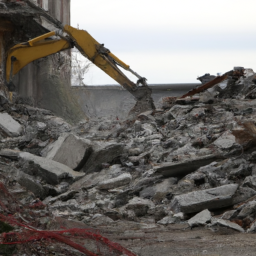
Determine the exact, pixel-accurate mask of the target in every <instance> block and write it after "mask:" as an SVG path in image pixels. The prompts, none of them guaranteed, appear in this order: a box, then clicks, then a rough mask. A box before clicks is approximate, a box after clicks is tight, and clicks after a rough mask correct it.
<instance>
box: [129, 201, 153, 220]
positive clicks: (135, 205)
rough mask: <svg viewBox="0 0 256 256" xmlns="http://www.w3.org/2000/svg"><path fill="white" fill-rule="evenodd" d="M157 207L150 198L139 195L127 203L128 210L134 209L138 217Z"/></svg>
mask: <svg viewBox="0 0 256 256" xmlns="http://www.w3.org/2000/svg"><path fill="white" fill-rule="evenodd" d="M153 207H155V204H154V203H153V202H152V201H150V200H148V199H142V198H139V197H134V198H133V199H131V200H130V201H129V203H128V204H127V205H126V209H127V210H133V211H134V212H135V215H136V216H137V217H140V216H144V215H146V214H147V212H148V209H150V208H153Z"/></svg>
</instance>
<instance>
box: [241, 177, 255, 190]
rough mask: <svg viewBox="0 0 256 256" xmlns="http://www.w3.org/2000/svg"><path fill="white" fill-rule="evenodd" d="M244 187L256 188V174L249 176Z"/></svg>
mask: <svg viewBox="0 0 256 256" xmlns="http://www.w3.org/2000/svg"><path fill="white" fill-rule="evenodd" d="M242 186H243V187H249V188H252V189H254V190H255V189H256V175H253V176H247V177H246V178H245V180H244V182H243V184H242Z"/></svg>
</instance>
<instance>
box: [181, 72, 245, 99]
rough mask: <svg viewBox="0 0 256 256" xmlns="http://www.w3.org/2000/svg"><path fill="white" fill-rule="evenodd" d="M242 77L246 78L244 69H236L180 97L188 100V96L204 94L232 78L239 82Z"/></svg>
mask: <svg viewBox="0 0 256 256" xmlns="http://www.w3.org/2000/svg"><path fill="white" fill-rule="evenodd" d="M241 76H243V77H244V69H243V68H242V69H236V70H231V71H228V72H226V73H225V74H224V75H222V76H217V77H216V78H214V79H213V80H212V81H210V82H208V83H206V84H203V85H202V86H200V87H198V88H194V89H192V90H190V91H189V92H187V93H186V94H184V95H182V96H181V97H180V99H183V98H186V97H188V96H193V95H195V94H197V93H200V92H203V91H205V90H207V89H209V88H211V87H213V86H214V85H216V84H218V83H221V82H223V81H224V80H226V79H228V77H231V78H232V79H234V80H236V81H237V80H238V79H239V78H240V77H241Z"/></svg>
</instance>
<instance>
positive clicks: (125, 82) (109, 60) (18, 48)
mask: <svg viewBox="0 0 256 256" xmlns="http://www.w3.org/2000/svg"><path fill="white" fill-rule="evenodd" d="M63 33H66V34H67V36H64V35H63ZM52 36H58V38H59V39H54V40H52V39H51V38H50V37H52ZM73 46H75V47H76V48H77V49H78V50H79V51H80V52H81V53H82V54H83V55H84V56H85V57H86V58H88V59H89V60H90V61H91V62H93V63H94V64H95V65H96V66H98V67H99V68H100V69H101V70H103V71H104V72H105V73H107V74H108V75H109V76H110V77H112V78H113V79H114V80H115V81H117V82H118V83H119V84H120V85H122V86H123V87H124V88H125V89H126V90H128V91H129V92H130V93H131V94H132V95H133V96H134V97H135V98H136V100H137V103H136V105H135V109H134V110H133V112H141V111H145V110H148V109H154V108H155V107H154V103H153V100H152V97H151V89H150V88H149V87H148V86H147V83H146V79H145V78H143V77H141V76H139V75H138V74H137V73H136V72H134V71H133V70H131V68H130V67H129V66H128V65H127V64H125V63H124V62H123V61H121V60H120V59H118V58H117V57H116V56H115V55H114V54H113V53H111V52H110V51H109V50H108V49H106V48H105V47H104V45H103V44H100V43H98V42H97V41H96V40H95V39H94V38H93V37H92V36H91V35H90V34H89V33H88V32H86V31H85V30H79V29H76V28H73V27H71V26H69V25H66V26H64V28H63V31H61V32H59V31H58V32H50V33H47V34H45V35H42V36H39V37H37V38H34V39H32V40H30V41H28V42H26V43H21V44H18V45H15V46H14V47H12V48H11V49H10V50H9V51H8V56H7V60H6V81H7V84H10V83H11V81H12V77H13V76H14V75H15V74H17V73H18V72H19V71H20V70H21V69H22V68H23V67H25V66H26V65H27V64H29V63H30V62H32V61H34V60H37V59H40V58H42V57H46V56H48V55H51V54H54V53H57V52H60V51H63V50H66V49H69V48H71V47H73ZM118 66H121V67H122V68H123V69H125V70H128V71H130V72H132V73H133V74H134V75H135V76H136V77H137V78H138V82H137V84H135V83H133V82H132V81H131V80H129V79H128V78H127V77H126V76H125V74H124V73H123V72H122V71H121V70H120V69H119V67H118Z"/></svg>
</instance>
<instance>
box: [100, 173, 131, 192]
mask: <svg viewBox="0 0 256 256" xmlns="http://www.w3.org/2000/svg"><path fill="white" fill-rule="evenodd" d="M131 180H132V176H131V174H130V173H123V174H121V175H120V176H118V177H116V178H113V179H109V180H104V181H102V182H100V183H99V184H98V188H99V189H113V188H118V187H121V186H124V185H127V184H129V183H130V182H131Z"/></svg>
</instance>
